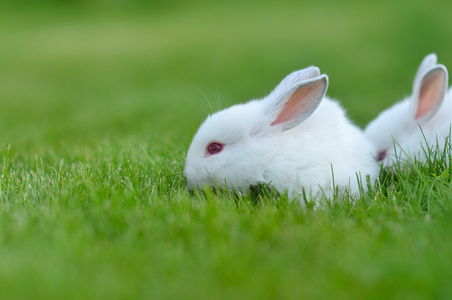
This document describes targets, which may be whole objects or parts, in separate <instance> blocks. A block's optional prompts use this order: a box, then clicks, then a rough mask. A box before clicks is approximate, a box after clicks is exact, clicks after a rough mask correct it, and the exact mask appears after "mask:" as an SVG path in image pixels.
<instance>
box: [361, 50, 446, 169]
mask: <svg viewBox="0 0 452 300" xmlns="http://www.w3.org/2000/svg"><path fill="white" fill-rule="evenodd" d="M447 82H448V73H447V69H446V67H444V66H443V65H440V64H437V57H436V55H435V54H430V55H427V56H426V57H425V58H424V60H423V61H422V63H421V65H420V66H419V69H418V71H417V73H416V77H415V79H414V83H413V91H412V94H411V96H409V97H407V98H406V99H404V100H403V101H401V102H398V103H396V104H394V105H393V106H392V107H390V108H388V109H387V110H385V111H383V112H382V113H380V114H379V115H378V116H377V118H375V119H374V120H373V121H371V122H370V123H369V125H368V126H367V127H366V129H365V130H364V132H365V134H366V136H367V137H368V138H369V139H370V140H371V141H372V142H374V143H375V145H376V146H377V149H378V150H377V152H376V153H375V154H374V155H375V156H376V157H377V158H378V160H380V161H382V162H383V163H384V165H386V166H392V165H394V164H395V163H396V162H397V161H399V162H400V163H403V164H404V163H412V162H413V161H414V159H417V160H419V161H424V162H425V161H426V159H427V153H428V152H429V151H434V150H436V149H438V150H440V151H443V150H444V146H445V145H446V140H445V138H448V137H449V134H450V126H451V123H452V103H451V102H452V99H450V98H451V92H450V91H449V92H447V93H446V90H447ZM444 100H445V101H444ZM437 146H438V148H437Z"/></svg>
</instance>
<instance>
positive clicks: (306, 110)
mask: <svg viewBox="0 0 452 300" xmlns="http://www.w3.org/2000/svg"><path fill="white" fill-rule="evenodd" d="M327 86H328V77H327V76H326V75H320V71H319V69H318V68H316V67H309V68H306V69H303V70H300V71H296V72H293V73H292V74H290V75H288V76H287V77H286V78H285V79H283V80H282V82H281V83H280V84H279V85H278V86H277V87H276V88H275V89H274V90H273V91H272V92H271V93H270V94H269V95H268V96H267V97H265V98H263V99H261V100H253V101H250V102H248V103H245V104H238V105H234V106H232V107H230V108H227V109H225V110H222V111H219V112H217V113H215V114H213V115H211V116H209V117H208V118H207V119H206V120H205V121H204V123H203V124H202V125H201V126H200V128H199V129H198V132H197V133H196V135H195V136H194V138H193V141H192V143H191V145H190V148H189V149H188V153H187V158H186V163H185V168H184V174H185V177H186V179H187V182H188V185H189V188H190V189H193V188H196V187H203V186H205V185H211V186H217V187H221V188H224V187H227V188H229V189H234V190H238V191H242V192H246V190H247V189H248V188H249V187H250V186H252V185H257V184H261V183H264V184H270V185H271V186H272V187H274V188H275V189H276V190H278V191H280V192H284V191H287V192H288V193H289V196H290V197H291V198H297V197H299V196H300V195H301V194H302V192H303V190H304V191H305V192H306V193H308V195H309V194H310V195H311V196H313V197H314V198H315V197H317V196H321V195H322V194H323V193H325V194H326V195H327V196H331V195H332V191H333V189H334V188H335V187H336V186H337V187H338V188H339V189H340V190H345V189H346V188H347V189H348V191H350V192H351V193H357V192H359V184H358V180H357V177H360V178H361V177H362V178H361V179H362V180H363V181H362V182H361V183H362V185H363V186H364V188H366V180H365V176H367V175H369V177H370V182H371V183H373V182H374V181H375V179H376V177H377V176H378V175H379V170H380V169H379V164H378V163H377V162H376V161H375V159H374V158H373V157H372V155H371V153H373V152H374V151H375V148H374V145H373V144H372V143H371V142H369V141H368V140H367V139H366V138H365V136H364V134H363V132H362V131H361V130H360V129H359V128H358V127H356V126H355V125H353V124H352V123H351V122H350V121H349V120H348V119H347V118H346V116H345V113H344V110H343V109H342V108H341V106H340V105H339V104H338V103H337V102H335V101H332V100H330V99H328V98H324V95H325V92H326V89H327ZM322 100H323V101H322ZM333 174H334V178H333Z"/></svg>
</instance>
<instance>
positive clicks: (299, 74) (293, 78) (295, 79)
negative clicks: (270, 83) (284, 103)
mask: <svg viewBox="0 0 452 300" xmlns="http://www.w3.org/2000/svg"><path fill="white" fill-rule="evenodd" d="M317 76H320V70H319V68H317V67H314V66H311V67H308V68H305V69H302V70H298V71H295V72H292V73H290V74H289V75H287V76H286V78H284V79H283V80H282V81H281V82H280V83H279V84H278V86H277V87H276V88H275V89H274V90H273V92H272V93H271V97H272V98H274V97H278V95H280V94H282V93H284V92H286V91H287V90H288V89H290V88H292V87H293V86H294V85H296V84H299V83H301V82H303V81H306V80H309V79H312V78H314V77H317Z"/></svg>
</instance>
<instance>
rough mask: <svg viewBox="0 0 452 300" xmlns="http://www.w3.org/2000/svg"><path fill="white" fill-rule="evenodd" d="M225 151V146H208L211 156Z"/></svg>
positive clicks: (212, 144)
mask: <svg viewBox="0 0 452 300" xmlns="http://www.w3.org/2000/svg"><path fill="white" fill-rule="evenodd" d="M221 151H223V144H220V143H215V142H212V143H210V144H209V145H207V153H209V154H210V155H214V154H218V153H220V152H221Z"/></svg>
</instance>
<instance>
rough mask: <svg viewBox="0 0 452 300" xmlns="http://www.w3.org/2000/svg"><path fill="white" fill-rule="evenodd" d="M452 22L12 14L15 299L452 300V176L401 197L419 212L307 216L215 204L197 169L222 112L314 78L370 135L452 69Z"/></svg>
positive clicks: (19, 3)
mask: <svg viewBox="0 0 452 300" xmlns="http://www.w3.org/2000/svg"><path fill="white" fill-rule="evenodd" d="M451 11H452V2H451V1H431V0H428V1H427V0H426V1H419V0H418V1H389V0H382V1H378V2H377V1H372V2H371V1H340V2H339V1H331V0H329V1H269V0H262V1H238V0H229V1H215V2H214V1H203V0H198V1H195V0H193V1H175V0H173V1H152V2H148V1H132V0H131V1H125V0H124V1H119V0H118V1H100V0H94V1H88V0H86V1H69V0H68V1H57V0H53V1H51V0H48V1H31V0H14V1H13V0H11V1H2V2H1V4H0V147H1V150H3V153H2V154H3V157H2V160H0V169H2V176H1V177H0V279H1V280H0V298H2V297H3V298H5V299H19V298H23V299H30V298H35V299H62V298H63V299H80V298H84V299H114V298H133V297H139V296H140V295H141V297H143V298H145V297H146V296H148V297H149V296H153V297H157V298H158V297H159V296H160V298H165V296H166V298H171V299H172V298H183V297H184V298H189V299H199V298H204V299H212V298H223V299H231V298H239V297H243V298H246V299H252V298H253V297H254V298H255V299H262V298H265V297H267V298H272V299H274V298H287V299H294V298H296V297H299V296H300V294H303V295H304V296H305V297H307V298H309V296H310V295H311V296H312V298H314V297H315V296H316V295H317V296H318V298H320V299H325V298H327V299H328V298H332V297H334V298H339V299H349V298H351V297H350V296H353V295H355V297H356V298H363V296H362V295H367V298H368V299H381V298H388V299H390V298H391V296H392V297H393V298H394V299H405V298H406V299H408V298H409V299H413V298H414V299H416V296H418V298H417V299H422V298H429V297H430V298H433V296H435V298H438V299H448V298H450V295H451V294H452V292H451V288H450V284H449V281H450V280H449V279H448V278H450V276H448V275H450V274H449V273H450V270H451V269H452V268H450V265H451V260H450V252H451V251H450V248H451V245H452V242H451V241H450V216H451V214H450V211H451V210H450V208H449V209H448V210H447V209H443V206H442V203H443V201H444V203H446V204H447V203H449V202H447V200H448V199H449V198H450V195H449V194H448V193H449V191H450V188H449V186H448V185H447V184H448V182H449V181H447V180H448V177H447V176H446V175H447V174H448V173H447V172H444V173H439V172H437V173H438V174H441V175H438V176H437V175H436V174H433V175H432V174H430V173H429V174H427V175H426V177H428V179H429V180H428V181H421V183H420V184H419V183H418V181H416V180H415V179H413V180H412V178H411V177H409V178H408V177H407V178H402V179H403V180H401V181H400V182H401V184H403V183H404V182H407V186H410V184H412V183H413V182H414V183H413V184H412V186H413V187H412V189H410V188H407V189H405V190H402V191H406V190H409V191H411V193H408V192H405V193H404V194H403V195H400V194H401V193H399V190H397V188H394V187H392V186H391V187H389V188H388V189H387V190H388V192H387V194H382V195H380V196H381V197H379V198H378V199H375V201H371V202H370V203H364V204H360V205H358V204H357V205H356V206H353V205H345V204H344V206H343V207H342V203H341V204H337V206H336V207H333V208H330V209H326V210H325V211H322V210H319V211H304V210H303V209H302V208H301V207H300V206H297V204H293V205H289V204H287V203H285V204H284V203H282V204H281V203H278V202H277V201H278V200H275V199H273V198H271V197H269V198H271V199H268V201H269V202H268V203H263V204H262V205H254V204H253V203H242V204H241V206H240V205H239V207H237V206H236V203H235V202H233V201H228V200H231V199H226V198H227V197H221V196H218V199H217V198H216V197H213V196H211V197H210V200H207V201H204V202H203V201H201V200H200V199H198V198H196V197H190V196H189V194H188V191H187V190H186V186H185V184H184V182H183V179H182V175H181V170H182V166H183V158H184V152H185V151H186V149H187V148H188V145H189V143H190V141H191V139H192V136H193V134H194V133H195V131H196V129H197V128H198V126H199V124H200V123H201V122H202V120H203V119H204V118H205V117H206V115H207V113H210V112H212V111H215V110H217V109H220V108H225V107H228V106H230V105H232V104H235V103H238V102H245V101H248V100H250V99H252V98H257V97H262V96H265V95H266V94H267V93H269V92H270V91H271V90H272V89H273V88H274V87H275V86H276V85H277V84H278V83H279V81H280V80H281V79H282V78H283V77H284V76H286V75H287V74H288V73H290V72H292V71H294V70H297V69H301V68H305V67H307V66H309V65H316V66H319V67H320V69H321V71H322V72H324V73H326V74H328V75H329V78H330V86H329V89H328V92H327V94H328V95H329V96H330V97H332V98H336V99H339V100H340V101H341V103H342V104H343V106H344V107H345V108H346V109H347V111H348V114H349V116H350V118H351V119H352V120H354V122H356V124H358V125H359V126H361V127H364V126H365V124H367V122H369V121H370V120H371V119H372V118H374V117H375V116H376V115H377V114H378V112H379V111H381V110H382V109H384V108H386V107H387V106H389V105H391V104H392V103H394V102H395V101H398V100H400V99H402V98H403V97H404V96H405V95H408V94H410V93H411V85H412V80H413V78H414V74H415V71H416V70H417V67H418V65H419V63H420V62H421V60H422V58H423V57H424V56H425V55H426V54H428V53H431V52H436V53H437V54H438V57H439V61H440V62H441V63H443V64H445V65H446V66H452V56H451V55H450V54H449V53H450V49H451V48H452V26H451V21H450V20H451V17H450V15H451ZM8 145H10V146H8ZM441 172H442V171H441ZM431 175H432V176H433V177H432V176H431ZM445 176H446V179H444V177H445ZM432 178H435V179H432ZM438 178H439V179H438ZM441 178H443V179H444V180H443V181H441ZM437 179H438V180H437ZM424 182H427V184H424ZM433 183H434V184H433ZM438 186H439V187H440V188H439V187H438ZM419 190H420V191H419ZM432 195H433V196H432ZM396 196H397V197H396ZM386 197H387V198H386ZM432 199H433V200H432ZM372 200H374V199H372ZM272 201H274V202H272ZM425 202H427V203H432V205H431V206H429V207H428V208H425V207H424V206H423V205H424V204H425ZM447 205H449V204H447ZM447 205H446V206H447ZM431 207H433V209H432V208H431ZM449 207H450V205H449ZM5 295H6V296H5ZM212 295H214V296H216V297H212ZM21 296H22V297H21ZM322 296H323V297H322ZM441 297H443V298H441Z"/></svg>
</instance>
